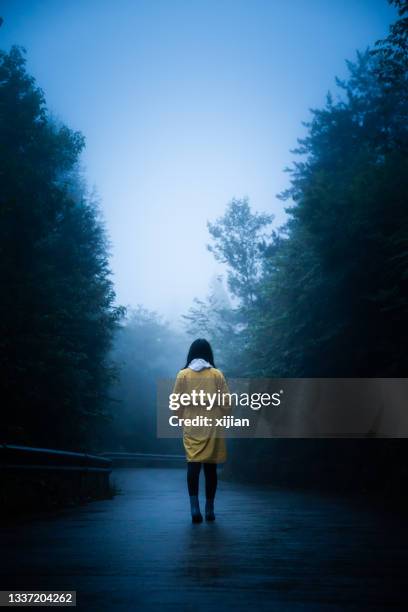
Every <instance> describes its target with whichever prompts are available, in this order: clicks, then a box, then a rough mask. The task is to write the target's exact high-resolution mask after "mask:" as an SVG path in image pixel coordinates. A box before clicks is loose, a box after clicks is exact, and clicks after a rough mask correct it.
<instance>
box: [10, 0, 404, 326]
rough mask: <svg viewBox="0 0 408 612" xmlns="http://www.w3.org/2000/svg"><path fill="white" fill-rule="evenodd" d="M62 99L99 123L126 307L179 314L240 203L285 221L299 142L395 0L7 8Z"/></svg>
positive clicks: (91, 137) (89, 126)
mask: <svg viewBox="0 0 408 612" xmlns="http://www.w3.org/2000/svg"><path fill="white" fill-rule="evenodd" d="M2 14H3V16H4V20H5V21H4V25H3V28H2V32H1V37H2V45H3V48H7V47H8V46H9V45H11V44H12V43H15V44H20V45H23V46H24V47H26V49H27V52H28V70H29V71H30V72H31V73H32V74H33V75H35V77H36V78H37V80H38V83H39V85H40V86H41V87H42V88H43V89H44V91H45V92H46V97H47V104H48V106H49V108H50V110H51V111H52V112H54V113H55V114H56V115H57V116H58V117H60V118H61V120H62V121H64V122H65V123H67V124H68V125H69V126H70V127H71V128H72V129H77V130H80V131H81V132H83V134H84V135H85V137H86V143H87V144H86V151H85V154H84V156H83V163H84V169H85V173H86V177H87V180H88V182H89V184H90V186H91V187H92V186H95V187H96V189H97V191H98V193H99V196H100V199H101V203H102V210H103V213H104V216H105V220H106V224H107V229H108V232H109V235H110V238H111V243H112V268H113V272H114V282H115V288H116V292H117V300H118V303H121V304H124V305H136V304H138V303H141V304H143V305H144V306H145V307H147V308H149V309H153V310H157V311H159V312H160V313H163V314H165V315H166V316H167V317H169V318H171V319H173V320H174V319H176V318H177V317H178V316H179V315H180V314H181V313H183V312H186V310H187V309H188V308H189V306H190V305H191V302H192V299H193V298H194V297H195V296H197V297H204V296H205V295H206V292H207V288H208V283H209V281H210V278H211V277H212V276H213V275H214V274H215V273H219V272H220V271H222V270H221V268H220V266H219V264H217V263H216V262H215V261H214V259H213V257H212V255H211V254H210V253H209V252H207V250H206V243H207V242H208V233H207V228H206V222H207V220H214V219H215V218H217V217H218V216H220V215H221V214H222V213H223V210H224V208H225V205H226V204H227V203H228V201H230V200H231V198H232V197H234V196H235V197H243V196H248V197H249V198H250V202H251V205H252V207H253V208H254V209H255V210H259V211H268V212H270V213H273V214H275V225H279V224H280V223H281V222H282V221H283V219H284V211H283V205H282V203H281V202H280V201H279V200H277V199H276V194H277V193H278V192H279V191H281V190H282V189H283V188H285V187H286V186H287V175H286V174H285V173H284V168H285V166H287V165H288V163H289V162H290V161H291V155H290V153H289V150H290V149H291V148H293V147H294V146H295V145H296V138H297V137H299V136H301V134H302V129H303V128H302V127H301V122H302V121H303V120H307V119H308V112H307V109H308V108H309V107H314V106H319V105H321V104H322V103H323V102H324V98H325V95H326V92H327V90H328V89H330V88H333V86H334V82H333V75H335V74H337V75H340V76H342V75H343V74H344V72H345V65H344V61H345V59H346V58H351V57H353V56H354V53H355V49H356V48H364V47H365V46H366V45H368V44H371V43H372V41H373V40H376V39H377V38H380V37H381V36H383V35H384V34H385V32H386V29H387V26H388V23H389V22H390V21H391V18H392V16H393V15H394V10H393V9H391V8H390V7H389V6H388V5H387V4H386V2H384V0H359V1H355V0H346V1H344V2H337V3H333V2H331V3H328V2H326V1H323V0H310V1H308V2H306V1H299V0H298V1H296V2H284V1H281V2H268V1H264V2H263V1H259V0H258V1H255V2H253V1H251V2H248V1H246V2H244V1H235V0H234V1H224V2H214V1H212V2H187V1H181V2H180V1H173V0H172V1H158V2H150V0H147V1H136V2H135V1H133V0H132V1H130V0H119V1H116V2H113V3H112V2H104V1H102V2H101V1H100V0H97V1H96V0H81V2H55V1H53V0H24V1H23V2H5V3H4V2H2Z"/></svg>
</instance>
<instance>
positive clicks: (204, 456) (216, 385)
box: [173, 368, 230, 463]
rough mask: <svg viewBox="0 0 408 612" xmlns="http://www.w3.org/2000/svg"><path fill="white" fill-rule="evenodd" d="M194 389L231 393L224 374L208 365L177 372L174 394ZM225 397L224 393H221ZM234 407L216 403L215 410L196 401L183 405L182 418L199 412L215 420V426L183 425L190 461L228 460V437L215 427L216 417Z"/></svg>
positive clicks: (178, 412) (180, 415)
mask: <svg viewBox="0 0 408 612" xmlns="http://www.w3.org/2000/svg"><path fill="white" fill-rule="evenodd" d="M193 390H196V391H197V392H199V391H200V390H203V391H204V393H209V394H213V393H216V394H217V395H218V392H220V393H221V394H222V393H229V389H228V386H227V383H226V380H225V378H224V374H223V373H222V372H221V371H220V370H217V368H206V369H204V370H201V371H200V372H195V371H194V370H191V369H190V368H185V369H184V370H180V372H179V373H178V374H177V379H176V383H175V385H174V389H173V393H177V394H181V393H188V394H189V395H190V394H191V392H192V391H193ZM221 397H222V396H221ZM229 410H230V407H229V405H228V403H226V405H224V406H222V405H220V404H219V403H217V402H216V403H215V404H214V406H213V407H212V408H211V410H206V409H205V408H203V406H194V405H192V404H190V405H187V406H184V407H180V408H179V410H178V411H177V415H178V416H179V417H182V418H188V419H190V418H191V419H192V418H194V417H195V416H197V415H203V416H208V417H210V418H211V419H212V425H210V426H205V427H200V428H197V427H194V426H188V425H184V426H183V444H184V448H185V451H186V458H187V461H198V462H202V463H224V462H225V461H226V459H227V448H226V444H225V439H224V438H223V437H222V433H221V434H220V431H219V430H220V428H218V429H217V428H216V427H215V419H216V418H220V417H222V416H224V415H226V414H228V412H229Z"/></svg>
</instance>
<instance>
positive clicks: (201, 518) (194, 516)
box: [191, 512, 203, 523]
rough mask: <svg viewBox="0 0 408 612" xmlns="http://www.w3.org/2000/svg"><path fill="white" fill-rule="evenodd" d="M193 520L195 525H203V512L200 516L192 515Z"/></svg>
mask: <svg viewBox="0 0 408 612" xmlns="http://www.w3.org/2000/svg"><path fill="white" fill-rule="evenodd" d="M191 520H192V522H193V523H202V522H203V515H202V514H201V512H200V513H199V514H192V515H191Z"/></svg>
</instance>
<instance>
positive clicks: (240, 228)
mask: <svg viewBox="0 0 408 612" xmlns="http://www.w3.org/2000/svg"><path fill="white" fill-rule="evenodd" d="M391 4H393V5H394V6H395V7H396V8H397V9H398V14H399V16H398V19H397V20H396V21H395V23H393V24H392V25H391V27H390V30H389V35H388V37H386V38H385V39H383V40H380V41H373V45H372V48H370V49H367V50H362V51H358V52H357V53H356V57H355V58H353V59H351V60H350V61H348V62H347V68H348V77H347V78H345V79H342V80H340V79H336V89H335V91H334V92H330V93H328V95H327V99H326V102H325V104H324V106H322V107H321V108H317V109H313V110H312V111H311V113H310V118H309V120H308V122H307V123H305V128H306V135H305V136H304V137H303V138H301V139H299V141H298V143H297V146H296V148H295V150H294V153H295V162H294V163H293V164H292V166H291V167H289V168H287V176H288V187H287V189H286V190H285V191H283V192H282V193H281V194H279V198H280V199H281V200H282V202H284V206H285V210H286V213H287V221H286V222H285V224H284V225H283V226H281V227H275V226H274V224H273V217H272V215H269V214H265V213H259V212H256V202H252V201H249V199H248V198H242V199H232V200H231V201H230V202H229V203H228V204H227V205H226V209H225V212H224V214H223V215H222V216H221V217H220V218H218V219H213V220H209V222H208V247H207V248H208V249H209V251H210V252H211V253H212V254H213V256H214V258H215V260H216V261H218V262H219V263H220V264H221V266H220V270H221V272H220V277H219V278H217V279H214V280H213V282H212V283H211V286H210V288H209V295H208V297H207V298H206V299H205V300H202V299H196V300H195V302H194V304H192V306H191V308H190V310H189V311H188V312H186V313H185V315H184V317H183V319H184V331H180V330H176V329H174V328H173V327H172V326H171V325H170V324H169V323H167V322H166V321H165V320H164V319H163V318H162V317H161V316H160V315H159V314H157V313H154V312H150V311H148V310H146V309H145V308H144V307H143V306H142V305H138V306H135V307H134V308H133V309H129V308H128V309H126V308H124V307H123V306H120V305H118V304H117V301H116V296H115V289H114V282H113V277H112V272H111V268H110V242H109V235H108V231H107V229H106V227H105V224H104V221H103V216H102V214H101V203H100V202H99V201H98V198H97V197H96V196H95V195H94V194H93V192H92V191H90V190H89V188H88V186H87V181H86V177H85V176H84V173H83V171H82V167H81V153H82V151H83V149H84V147H85V139H84V136H83V135H82V134H81V133H79V132H76V131H73V130H71V129H70V128H69V127H67V126H66V125H64V124H62V123H61V122H59V121H58V120H56V119H55V118H54V117H53V116H52V114H51V113H50V112H49V111H48V109H47V105H46V99H45V94H44V92H43V91H42V90H41V89H40V88H39V86H38V85H37V83H36V80H35V79H34V77H33V76H31V75H30V74H29V73H28V72H27V67H26V56H25V52H24V50H23V49H21V48H19V47H13V48H12V49H11V50H10V51H9V52H6V51H0V173H1V192H0V249H1V257H0V273H1V277H2V278H3V290H2V300H1V302H0V309H1V312H0V326H1V329H0V338H1V351H0V359H1V386H2V388H1V397H2V406H3V409H2V415H3V418H2V423H1V429H2V434H1V440H2V441H3V442H8V443H14V444H16V443H17V444H27V445H33V446H45V447H52V448H64V449H73V450H79V449H83V450H92V451H95V452H98V451H101V450H129V451H144V452H153V451H157V452H165V451H169V452H181V446H180V444H179V441H177V440H158V439H157V438H156V432H155V417H156V413H155V401H156V399H155V393H156V391H155V384H156V380H157V379H158V378H164V377H168V378H171V377H174V376H175V374H176V373H177V371H178V369H180V368H182V367H183V366H184V360H185V354H186V350H187V347H188V343H189V342H190V341H191V339H192V338H194V337H197V336H199V337H206V338H208V340H210V342H211V343H212V344H213V346H214V349H215V355H216V364H217V366H219V367H220V368H221V369H222V370H223V371H224V372H225V374H226V376H227V377H228V376H230V377H252V378H256V377H271V378H273V377H282V378H284V377H291V378H303V377H323V378H325V377H333V378H335V377H344V378H347V377H349V378H359V377H361V378H364V377H367V378H369V377H379V378H380V377H384V378H387V377H396V378H398V377H401V378H402V377H405V376H406V372H407V365H408V360H407V352H406V338H407V337H408V206H407V204H408V203H407V194H408V155H407V154H408V78H407V76H408V75H407V68H408V34H407V33H408V3H407V2H406V0H391ZM306 114H307V109H305V115H306ZM140 265H143V262H140ZM224 276H225V277H226V283H225V284H224ZM406 458H407V452H406V446H405V443H404V441H403V440H402V441H401V440H279V441H275V440H256V441H254V440H232V441H231V461H230V464H229V465H228V466H227V468H226V475H227V476H228V475H229V476H231V477H242V478H251V474H252V475H253V474H254V473H256V475H257V478H260V479H264V480H266V481H268V482H277V483H280V484H281V483H292V484H299V483H300V482H303V483H307V482H310V483H311V484H323V485H324V486H329V483H330V482H331V483H337V484H338V483H339V482H341V483H342V485H341V486H347V485H348V484H350V482H351V481H353V482H356V483H357V484H358V486H373V487H374V486H379V487H385V486H386V485H387V486H390V483H391V484H392V483H393V482H394V481H395V483H397V482H399V481H400V479H401V477H402V476H404V475H405V476H406V467H405V465H406ZM244 459H245V461H244ZM282 459H283V460H282ZM316 465H317V466H320V467H321V468H322V469H319V470H317V469H316ZM356 466H359V467H358V469H357V467H356ZM333 474H335V476H336V478H333Z"/></svg>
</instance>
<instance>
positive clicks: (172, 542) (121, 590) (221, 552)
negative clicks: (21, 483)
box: [0, 468, 408, 612]
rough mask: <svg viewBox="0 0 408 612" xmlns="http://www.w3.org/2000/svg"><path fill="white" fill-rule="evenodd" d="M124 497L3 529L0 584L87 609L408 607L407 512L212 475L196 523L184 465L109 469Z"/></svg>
mask: <svg viewBox="0 0 408 612" xmlns="http://www.w3.org/2000/svg"><path fill="white" fill-rule="evenodd" d="M113 480H114V481H115V482H116V483H117V484H118V485H119V486H120V487H121V489H122V494H120V495H118V496H116V497H115V498H114V499H113V500H109V501H102V502H93V503H90V504H88V505H86V506H82V507H80V508H76V509H71V510H66V511H64V512H63V513H62V514H60V515H59V516H56V517H52V518H50V517H48V518H47V519H40V520H36V521H34V522H33V521H30V522H28V521H27V522H24V523H21V524H20V525H19V526H16V527H8V528H6V527H5V526H2V527H1V528H0V543H1V589H3V590H5V589H37V590H40V589H47V590H50V589H61V590H62V589H65V590H68V589H72V590H76V591H77V602H78V606H79V608H80V609H83V610H89V611H94V610H95V611H98V612H101V611H103V612H104V611H105V610H106V611H109V612H111V611H116V610H120V611H122V610H123V611H124V610H140V611H145V610H146V611H154V612H156V611H159V610H160V612H166V611H176V610H177V611H187V612H190V611H191V612H193V611H197V610H199V611H201V610H203V611H208V612H211V611H215V610H217V611H218V610H220V611H221V610H222V611H225V610H234V611H241V610H245V611H247V610H250V609H251V608H254V610H256V611H257V612H258V611H263V610H268V611H269V610H276V611H277V612H280V611H281V610H285V611H292V610H293V611H295V612H297V611H300V610H302V611H304V610H308V611H309V610H310V611H313V612H319V611H321V610H333V611H334V610H335V611H338V610H356V611H357V610H358V611H359V612H361V611H362V610H370V611H371V610H372V611H379V610H388V609H392V610H395V609H401V610H403V609H407V607H408V596H407V594H406V592H405V591H406V587H405V583H406V577H407V575H408V571H407V570H408V566H407V556H408V555H407V541H408V537H407V529H406V521H405V520H404V517H401V516H400V517H395V516H393V515H392V514H387V513H384V512H379V511H374V510H370V509H369V508H368V507H366V506H364V505H362V504H361V503H359V504H357V503H351V502H349V501H346V500H339V499H335V498H333V497H325V496H321V495H318V494H315V493H303V492H293V491H282V490H274V489H259V488H256V487H253V486H245V485H237V484H232V483H227V482H220V487H219V496H218V500H217V501H218V503H217V504H216V512H217V521H216V523H214V524H211V523H210V524H208V523H203V524H199V525H192V524H191V522H190V519H189V508H188V498H187V496H186V494H185V490H184V489H185V482H184V481H185V475H184V471H183V470H181V469H162V468H139V469H137V468H136V469H117V470H115V471H114V473H113Z"/></svg>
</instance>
